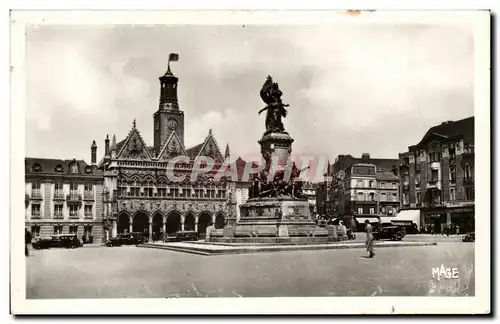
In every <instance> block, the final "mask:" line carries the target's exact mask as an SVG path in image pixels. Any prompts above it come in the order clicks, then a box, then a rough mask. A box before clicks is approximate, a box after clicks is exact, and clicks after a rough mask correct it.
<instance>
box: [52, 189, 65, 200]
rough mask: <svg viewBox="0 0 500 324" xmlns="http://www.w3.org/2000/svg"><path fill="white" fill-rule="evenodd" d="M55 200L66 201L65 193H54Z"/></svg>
mask: <svg viewBox="0 0 500 324" xmlns="http://www.w3.org/2000/svg"><path fill="white" fill-rule="evenodd" d="M54 200H64V193H63V191H62V190H56V191H54Z"/></svg>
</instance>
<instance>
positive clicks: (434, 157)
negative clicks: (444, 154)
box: [429, 152, 441, 163]
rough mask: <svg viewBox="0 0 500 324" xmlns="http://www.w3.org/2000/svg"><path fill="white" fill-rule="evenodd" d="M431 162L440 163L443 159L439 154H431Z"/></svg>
mask: <svg viewBox="0 0 500 324" xmlns="http://www.w3.org/2000/svg"><path fill="white" fill-rule="evenodd" d="M429 159H430V162H431V163H432V162H439V161H440V159H441V154H440V153H439V152H434V153H429Z"/></svg>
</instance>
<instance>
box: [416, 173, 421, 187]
mask: <svg viewBox="0 0 500 324" xmlns="http://www.w3.org/2000/svg"><path fill="white" fill-rule="evenodd" d="M421 179H422V177H421V175H420V170H418V171H416V172H415V185H416V186H417V187H418V186H420V181H421Z"/></svg>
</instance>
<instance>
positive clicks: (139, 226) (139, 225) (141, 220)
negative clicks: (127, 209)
mask: <svg viewBox="0 0 500 324" xmlns="http://www.w3.org/2000/svg"><path fill="white" fill-rule="evenodd" d="M132 231H133V232H140V233H144V236H145V237H148V236H149V215H148V214H147V213H146V212H144V211H138V212H137V213H135V215H134V219H133V222H132Z"/></svg>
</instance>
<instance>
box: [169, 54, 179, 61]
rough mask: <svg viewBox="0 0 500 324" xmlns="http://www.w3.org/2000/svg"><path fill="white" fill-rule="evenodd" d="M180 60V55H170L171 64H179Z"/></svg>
mask: <svg viewBox="0 0 500 324" xmlns="http://www.w3.org/2000/svg"><path fill="white" fill-rule="evenodd" d="M178 60H179V54H177V53H170V55H169V57H168V61H169V62H177V61H178Z"/></svg>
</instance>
